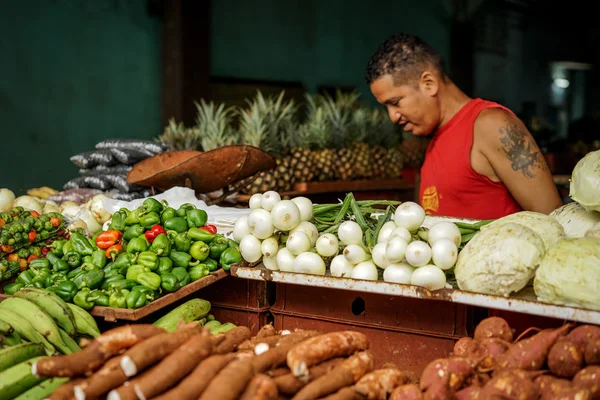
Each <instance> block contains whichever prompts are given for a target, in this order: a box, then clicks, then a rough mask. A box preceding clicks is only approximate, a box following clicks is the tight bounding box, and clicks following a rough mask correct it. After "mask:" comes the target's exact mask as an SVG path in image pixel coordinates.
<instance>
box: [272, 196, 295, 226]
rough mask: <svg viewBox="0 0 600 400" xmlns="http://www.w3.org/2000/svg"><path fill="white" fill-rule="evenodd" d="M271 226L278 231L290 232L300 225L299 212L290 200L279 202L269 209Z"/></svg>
mask: <svg viewBox="0 0 600 400" xmlns="http://www.w3.org/2000/svg"><path fill="white" fill-rule="evenodd" d="M271 218H272V219H273V226H275V228H277V229H279V230H280V231H284V232H287V231H290V230H292V229H294V228H295V227H296V226H297V225H298V224H299V223H300V210H299V209H298V206H297V205H296V203H294V202H293V201H291V200H281V201H280V202H277V203H276V204H275V205H274V206H273V209H271Z"/></svg>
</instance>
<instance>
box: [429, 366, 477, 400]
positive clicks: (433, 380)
mask: <svg viewBox="0 0 600 400" xmlns="http://www.w3.org/2000/svg"><path fill="white" fill-rule="evenodd" d="M475 366H476V362H475V361H473V360H471V359H469V358H460V357H455V358H439V359H437V360H434V361H432V362H430V363H429V364H428V365H427V366H426V367H425V369H424V370H423V373H422V374H421V380H420V382H419V384H420V387H421V390H422V391H423V398H424V399H447V398H451V397H452V395H453V394H454V393H455V392H457V391H458V390H459V389H461V388H462V387H463V385H464V384H465V382H467V380H468V379H469V378H470V377H471V376H472V375H473V374H474V373H475Z"/></svg>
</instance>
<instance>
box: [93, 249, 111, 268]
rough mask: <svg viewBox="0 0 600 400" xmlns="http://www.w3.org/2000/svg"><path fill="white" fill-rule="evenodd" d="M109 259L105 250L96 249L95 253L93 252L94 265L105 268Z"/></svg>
mask: <svg viewBox="0 0 600 400" xmlns="http://www.w3.org/2000/svg"><path fill="white" fill-rule="evenodd" d="M107 261H108V259H107V258H106V251H105V250H96V251H94V253H92V263H94V265H96V266H98V267H100V268H104V267H105V266H106V263H107Z"/></svg>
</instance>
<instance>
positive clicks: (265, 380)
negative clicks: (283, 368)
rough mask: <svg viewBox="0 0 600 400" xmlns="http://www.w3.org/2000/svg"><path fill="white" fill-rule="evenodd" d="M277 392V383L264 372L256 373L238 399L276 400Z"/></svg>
mask: <svg viewBox="0 0 600 400" xmlns="http://www.w3.org/2000/svg"><path fill="white" fill-rule="evenodd" d="M278 397H279V392H278V391H277V384H275V382H274V381H273V379H271V378H270V377H269V376H267V375H265V374H257V375H255V376H254V378H252V380H251V381H250V383H248V386H246V390H244V393H243V394H242V396H241V397H240V400H277V398H278Z"/></svg>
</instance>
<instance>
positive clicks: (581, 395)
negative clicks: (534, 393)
mask: <svg viewBox="0 0 600 400" xmlns="http://www.w3.org/2000/svg"><path fill="white" fill-rule="evenodd" d="M533 383H534V385H535V386H536V387H537V390H538V391H539V393H540V400H558V399H560V400H575V399H578V400H586V399H590V392H589V391H588V389H586V388H576V387H575V386H574V385H573V384H572V383H571V381H569V380H567V379H563V378H557V377H555V376H552V375H542V376H539V377H537V378H535V380H534V381H533Z"/></svg>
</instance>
